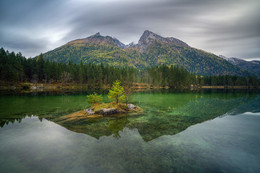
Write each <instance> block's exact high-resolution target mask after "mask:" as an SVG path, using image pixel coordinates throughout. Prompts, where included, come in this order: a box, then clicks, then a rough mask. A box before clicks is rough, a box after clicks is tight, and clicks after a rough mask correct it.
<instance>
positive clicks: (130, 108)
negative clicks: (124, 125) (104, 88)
mask: <svg viewBox="0 0 260 173" xmlns="http://www.w3.org/2000/svg"><path fill="white" fill-rule="evenodd" d="M127 108H128V109H129V110H132V109H136V108H137V107H136V106H135V105H133V104H127Z"/></svg>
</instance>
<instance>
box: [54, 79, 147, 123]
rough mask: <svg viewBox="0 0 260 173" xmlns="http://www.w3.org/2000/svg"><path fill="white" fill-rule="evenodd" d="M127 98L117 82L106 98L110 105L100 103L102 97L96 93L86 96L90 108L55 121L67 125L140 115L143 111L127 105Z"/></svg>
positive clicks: (123, 89) (126, 94)
mask: <svg viewBox="0 0 260 173" xmlns="http://www.w3.org/2000/svg"><path fill="white" fill-rule="evenodd" d="M128 97H129V93H128V92H127V90H126V89H125V88H124V87H122V86H121V82H120V81H118V80H117V81H115V82H114V83H113V86H112V88H111V89H110V90H109V93H108V98H109V99H111V100H114V101H112V102H110V103H100V102H102V100H103V97H102V95H98V94H97V93H94V94H91V95H88V96H87V98H88V99H87V102H88V103H89V104H91V106H90V108H88V109H84V110H81V111H77V112H74V113H72V114H69V115H65V116H61V117H59V118H58V119H57V121H59V122H61V123H68V122H72V121H74V122H75V121H81V120H91V119H97V118H103V117H109V116H110V117H122V116H126V115H129V114H128V113H134V112H136V113H141V112H142V111H143V110H142V108H140V107H139V106H136V105H133V104H128V102H127V101H128V100H129V98H128ZM123 101H125V102H123ZM131 115H134V114H131Z"/></svg>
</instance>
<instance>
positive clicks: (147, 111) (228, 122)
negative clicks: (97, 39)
mask: <svg viewBox="0 0 260 173" xmlns="http://www.w3.org/2000/svg"><path fill="white" fill-rule="evenodd" d="M103 96H104V99H105V101H108V100H107V97H106V95H105V94H104V95H103ZM131 102H132V103H134V104H136V105H138V106H140V107H142V108H143V109H144V112H142V113H138V114H129V115H127V116H125V117H121V118H113V117H107V118H104V119H100V120H95V121H93V120H92V121H87V120H84V121H82V120H81V121H75V122H71V123H64V122H60V121H58V118H59V117H61V116H63V115H67V114H69V113H72V112H75V111H78V110H81V109H84V108H87V107H88V106H89V105H87V103H86V94H40V95H33V94H28V95H5V96H0V110H1V112H0V172H3V173H9V172H19V173H23V172H26V173H28V172H36V173H37V172H39V173H41V172H44V173H45V172H55V173H57V172H62V173H64V172H73V173H74V172H79V173H81V172H84V173H86V172H91V173H95V172H113V173H117V172H119V173H120V172H134V173H138V172H145V173H150V172H156V173H157V172H162V173H167V172H169V173H175V172H176V173H179V172H180V173H182V172H187V173H189V172H192V173H193V172H205V173H210V172H214V173H215V172H216V173H217V172H223V173H232V172H236V173H239V172H244V173H258V172H260V95H259V94H257V93H247V92H242V93H240V92H232V93H226V92H221V91H220V92H203V93H175V92H170V91H153V92H138V93H135V94H133V96H132V101H131Z"/></svg>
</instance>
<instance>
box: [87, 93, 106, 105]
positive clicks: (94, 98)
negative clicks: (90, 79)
mask: <svg viewBox="0 0 260 173" xmlns="http://www.w3.org/2000/svg"><path fill="white" fill-rule="evenodd" d="M102 100H103V98H102V96H101V95H97V93H94V94H91V95H88V96H87V102H88V103H90V104H91V105H93V104H96V103H99V102H101V101H102Z"/></svg>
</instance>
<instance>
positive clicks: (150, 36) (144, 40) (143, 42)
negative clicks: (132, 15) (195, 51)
mask: <svg viewBox="0 0 260 173" xmlns="http://www.w3.org/2000/svg"><path fill="white" fill-rule="evenodd" d="M154 41H158V42H161V43H167V44H172V45H174V46H182V47H189V45H188V44H186V43H184V42H183V41H181V40H179V39H176V38H173V37H166V38H165V37H162V36H160V35H158V34H155V33H153V32H151V31H149V30H145V31H144V33H143V35H142V36H141V38H140V39H139V41H138V46H139V49H140V51H141V52H144V51H145V50H146V48H147V46H148V45H150V44H151V43H153V42H154Z"/></svg>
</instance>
